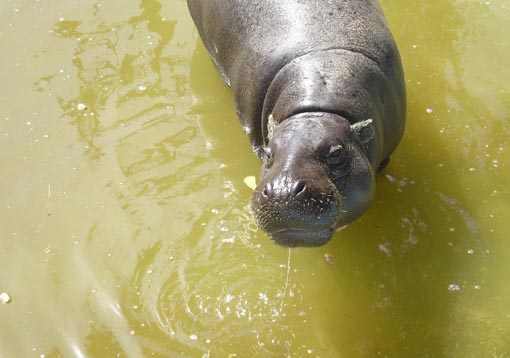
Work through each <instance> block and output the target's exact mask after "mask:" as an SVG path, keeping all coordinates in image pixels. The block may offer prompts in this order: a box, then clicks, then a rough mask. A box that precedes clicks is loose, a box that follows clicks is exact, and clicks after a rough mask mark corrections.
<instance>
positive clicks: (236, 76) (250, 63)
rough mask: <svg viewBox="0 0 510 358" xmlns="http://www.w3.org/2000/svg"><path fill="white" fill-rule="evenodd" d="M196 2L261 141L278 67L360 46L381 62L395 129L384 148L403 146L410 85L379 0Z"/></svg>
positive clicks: (384, 111) (383, 116)
mask: <svg viewBox="0 0 510 358" xmlns="http://www.w3.org/2000/svg"><path fill="white" fill-rule="evenodd" d="M188 6H189V8H190V12H191V15H192V17H193V20H194V22H195V24H196V26H197V28H198V31H199V34H200V36H201V38H202V39H203V41H204V44H205V46H206V48H207V50H208V51H209V54H210V56H211V58H212V59H213V61H214V63H215V65H216V67H217V69H218V71H219V73H220V74H221V76H222V78H223V79H224V81H225V82H226V83H227V84H228V85H230V86H231V87H232V90H233V94H234V99H235V104H236V110H237V113H238V116H239V118H240V121H241V124H242V125H243V127H244V129H245V131H246V132H247V133H248V135H249V137H250V140H251V142H252V146H253V147H254V149H257V148H259V147H260V146H261V145H263V143H264V134H263V133H264V130H263V128H262V126H263V123H264V120H265V119H264V118H263V108H264V102H265V97H266V93H267V91H268V89H269V87H270V86H271V83H272V81H273V80H274V79H275V77H277V74H278V73H279V72H280V71H281V70H282V68H284V67H285V66H286V65H287V64H289V63H290V62H291V61H293V60H295V59H297V58H300V57H302V56H305V55H308V54H313V53H319V52H321V51H329V50H342V51H343V52H345V51H347V52H352V53H353V54H355V55H356V56H354V58H358V57H360V56H361V57H363V58H364V59H365V60H366V61H368V62H371V63H374V64H375V65H376V67H377V71H380V76H379V77H380V78H382V81H383V84H382V85H383V88H382V90H383V92H385V93H386V94H385V96H386V97H385V98H384V100H383V101H380V102H381V103H382V104H381V105H382V106H383V107H382V108H378V109H376V110H375V111H374V113H373V116H375V117H377V118H375V120H377V121H381V122H382V123H380V125H379V127H380V128H382V130H383V133H380V134H379V135H380V136H382V137H389V139H386V140H385V142H384V143H385V144H384V147H385V148H384V149H383V152H385V153H391V151H392V150H393V149H394V148H395V147H396V145H397V143H398V141H399V140H400V138H401V136H402V132H403V128H404V120H405V102H406V99H405V86H404V79H403V73H402V65H401V62H400V56H399V54H398V50H397V48H396V45H395V42H394V40H393V37H392V35H391V33H390V31H389V29H388V27H387V25H386V21H385V18H384V15H383V13H382V10H381V8H380V6H379V4H378V3H377V1H376V0H320V1H319V0H285V1H281V0H252V1H245V0H207V1H205V0H188ZM358 67H359V66H358ZM354 75H355V74H354ZM340 85H341V84H340ZM380 87H381V86H380V85H378V86H377V91H381V88H380ZM366 90H367V91H368V92H370V91H372V90H371V89H370V88H367V89H366ZM374 96H379V94H377V93H373V94H370V97H374ZM340 102H341V101H340ZM383 102H384V103H383ZM264 115H266V113H264ZM348 119H349V121H352V122H356V121H360V120H364V119H366V118H356V116H351V117H350V118H348ZM385 122H388V123H385ZM385 130H386V131H387V132H388V133H384V131H385ZM383 159H384V158H383Z"/></svg>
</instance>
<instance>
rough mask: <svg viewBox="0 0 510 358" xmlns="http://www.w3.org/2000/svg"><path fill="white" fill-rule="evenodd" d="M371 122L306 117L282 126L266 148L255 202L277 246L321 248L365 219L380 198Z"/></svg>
mask: <svg viewBox="0 0 510 358" xmlns="http://www.w3.org/2000/svg"><path fill="white" fill-rule="evenodd" d="M372 136H373V131H372V130H371V126H370V121H368V122H366V125H365V126H363V125H358V126H354V127H353V126H351V125H350V124H349V122H348V121H347V120H346V119H344V118H342V117H341V116H338V115H334V114H329V113H301V114H298V115H295V116H292V117H290V118H288V119H286V120H285V121H284V122H282V123H281V124H280V125H279V126H278V127H277V128H276V130H275V133H274V135H273V137H272V139H271V140H270V141H269V144H268V145H267V146H266V147H265V148H264V155H263V168H262V172H261V175H260V183H259V185H258V186H257V188H256V189H255V191H254V193H253V197H252V209H253V213H254V215H255V219H256V220H257V223H258V225H259V226H260V227H261V228H262V229H263V230H264V231H266V232H267V233H268V234H269V235H270V237H271V239H272V240H274V242H276V243H277V244H280V245H282V246H287V247H295V246H319V245H323V244H325V243H326V242H328V241H329V239H330V238H331V236H332V234H333V232H334V231H335V229H336V228H337V227H339V226H344V225H346V224H348V223H349V222H351V221H353V220H354V219H356V218H357V217H359V216H360V215H361V214H362V213H363V212H364V211H365V210H366V208H367V207H368V206H369V204H370V201H371V199H372V196H373V193H374V171H373V168H372V165H371V163H370V161H369V160H368V159H367V157H366V155H365V154H364V153H363V150H362V147H363V144H364V143H365V142H367V141H368V140H370V139H371V138H372Z"/></svg>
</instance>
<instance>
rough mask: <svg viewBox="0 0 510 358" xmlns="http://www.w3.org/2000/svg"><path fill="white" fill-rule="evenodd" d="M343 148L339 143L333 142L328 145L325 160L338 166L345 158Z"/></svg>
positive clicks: (331, 164)
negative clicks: (333, 143)
mask: <svg viewBox="0 0 510 358" xmlns="http://www.w3.org/2000/svg"><path fill="white" fill-rule="evenodd" d="M345 154H346V153H345V149H344V147H343V145H341V144H335V145H332V146H331V147H329V150H328V152H327V154H326V162H327V163H328V165H330V166H338V165H340V164H342V163H343V162H344V160H345Z"/></svg>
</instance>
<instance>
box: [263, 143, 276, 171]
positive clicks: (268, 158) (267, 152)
mask: <svg viewBox="0 0 510 358" xmlns="http://www.w3.org/2000/svg"><path fill="white" fill-rule="evenodd" d="M262 161H263V162H264V165H265V166H266V167H268V168H269V167H271V166H272V165H273V152H272V151H271V148H269V147H264V149H263V154H262Z"/></svg>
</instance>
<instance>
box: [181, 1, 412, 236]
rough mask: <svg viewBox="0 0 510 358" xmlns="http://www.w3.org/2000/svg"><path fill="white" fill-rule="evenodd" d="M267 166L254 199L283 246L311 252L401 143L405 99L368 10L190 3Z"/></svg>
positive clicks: (369, 189) (386, 39)
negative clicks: (303, 247)
mask: <svg viewBox="0 0 510 358" xmlns="http://www.w3.org/2000/svg"><path fill="white" fill-rule="evenodd" d="M188 6H189V9H190V13H191V15H192V18H193V20H194V22H195V24H196V26H197V29H198V32H199V34H200V37H201V38H202V40H203V42H204V44H205V46H206V48H207V50H208V52H209V54H210V56H211V58H212V60H213V62H214V64H215V66H216V68H217V70H218V72H219V73H220V75H221V77H222V78H223V80H224V81H225V82H226V83H227V84H228V85H229V86H230V87H231V88H232V91H233V95H234V100H235V105H236V111H237V114H238V116H239V119H240V122H241V125H242V126H243V128H244V130H245V132H246V134H247V135H248V137H249V139H250V141H251V144H252V147H253V149H254V151H255V153H256V154H257V155H258V156H259V158H261V159H262V160H263V162H264V167H263V169H262V173H261V177H260V183H259V185H258V187H257V188H256V190H255V191H254V195H253V198H252V207H253V212H254V215H255V218H256V220H257V222H258V224H259V226H260V227H261V228H262V229H264V230H265V231H266V232H268V233H269V235H270V236H271V238H272V239H273V240H274V241H275V242H276V243H278V244H281V245H284V246H318V245H322V244H324V243H325V242H327V241H328V240H329V239H330V237H331V235H332V233H333V232H334V230H335V228H336V227H339V226H343V225H345V224H347V223H349V222H351V221H352V220H354V219H355V218H357V217H359V216H360V215H361V214H362V213H363V212H364V211H365V210H366V208H367V207H368V205H369V203H370V201H371V199H372V196H373V191H374V175H375V172H376V171H377V169H378V168H380V167H382V166H384V165H385V164H386V163H387V161H388V160H389V157H390V155H391V153H392V152H393V151H394V149H395V148H396V146H397V145H398V143H399V141H400V139H401V137H402V134H403V131H404V125H405V113H406V94H405V85H404V75H403V71H402V65H401V61H400V56H399V53H398V50H397V47H396V45H395V42H394V40H393V37H392V35H391V33H390V31H389V29H388V27H387V24H386V21H385V19H384V15H383V13H382V10H381V8H380V7H379V4H378V3H377V1H376V0H321V1H316V0H285V1H281V0H252V1H244V0H207V1H205V0H188Z"/></svg>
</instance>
